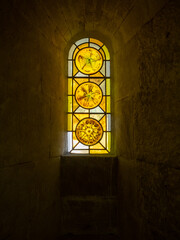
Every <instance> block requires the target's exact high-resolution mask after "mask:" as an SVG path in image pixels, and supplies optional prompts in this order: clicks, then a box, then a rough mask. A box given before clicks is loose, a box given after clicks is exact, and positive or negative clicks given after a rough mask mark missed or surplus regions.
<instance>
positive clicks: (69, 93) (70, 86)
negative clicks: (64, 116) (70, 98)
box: [68, 78, 72, 95]
mask: <svg viewBox="0 0 180 240" xmlns="http://www.w3.org/2000/svg"><path fill="white" fill-rule="evenodd" d="M68 95H72V78H68Z"/></svg>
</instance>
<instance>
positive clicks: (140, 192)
mask: <svg viewBox="0 0 180 240" xmlns="http://www.w3.org/2000/svg"><path fill="white" fill-rule="evenodd" d="M179 20H180V19H179V8H178V5H177V1H169V2H168V3H167V4H166V5H165V6H164V8H162V10H160V11H159V12H158V13H157V14H156V15H155V16H154V17H153V19H152V20H150V21H149V22H148V23H146V24H144V25H143V26H142V28H141V29H140V30H139V31H138V32H137V33H136V34H135V35H134V36H133V38H131V39H130V40H129V41H127V42H126V44H125V45H124V46H123V50H122V51H121V54H120V55H119V61H120V62H121V67H120V75H119V88H118V90H117V91H119V93H120V98H119V99H117V100H116V112H119V117H118V122H117V123H116V124H117V125H116V127H117V128H119V130H118V132H119V135H118V141H117V142H118V146H117V149H119V152H118V155H119V206H120V208H119V229H120V236H121V237H122V239H126V240H127V239H142V240H143V239H146V240H156V239H157V240H160V239H163V240H165V239H167V240H171V239H172V240H175V239H179V236H180V232H179V220H178V219H179V216H180V213H179V210H178V205H179V196H180V192H179V187H178V186H179V159H178V151H179V150H178V138H177V135H178V134H177V133H178V129H179V128H178V122H179V121H178V120H179V113H178V112H179V108H178V98H179V97H178V95H179V91H178V78H179V75H178V74H179V73H178V68H179V59H178V57H179V53H178V51H179V49H178V48H179V45H178V36H179V26H178V23H179ZM130 229H131V230H130Z"/></svg>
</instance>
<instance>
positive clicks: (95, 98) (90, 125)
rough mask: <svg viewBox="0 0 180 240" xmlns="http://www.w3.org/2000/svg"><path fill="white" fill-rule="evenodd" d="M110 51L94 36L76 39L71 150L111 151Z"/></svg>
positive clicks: (72, 52)
mask: <svg viewBox="0 0 180 240" xmlns="http://www.w3.org/2000/svg"><path fill="white" fill-rule="evenodd" d="M110 87H111V82H110V54H109V51H108V49H107V47H106V46H105V45H104V44H103V43H102V42H101V41H99V40H97V39H94V38H83V39H81V40H78V41H77V42H75V43H74V44H73V45H72V47H71V48H70V50H69V55H68V107H67V140H68V152H69V153H72V154H75V153H76V154H108V153H110V151H111V89H110Z"/></svg>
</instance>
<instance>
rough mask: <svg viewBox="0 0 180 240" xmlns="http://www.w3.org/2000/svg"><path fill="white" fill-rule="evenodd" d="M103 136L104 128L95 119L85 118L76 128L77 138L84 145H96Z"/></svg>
mask: <svg viewBox="0 0 180 240" xmlns="http://www.w3.org/2000/svg"><path fill="white" fill-rule="evenodd" d="M102 135H103V129H102V126H101V124H100V123H99V122H98V121H97V120H96V119H94V118H84V119H83V120H81V121H80V122H79V123H78V125H77V127H76V137H77V139H78V140H79V141H80V142H81V143H82V144H84V145H88V146H92V145H95V144H96V143H98V142H99V141H100V140H101V138H102Z"/></svg>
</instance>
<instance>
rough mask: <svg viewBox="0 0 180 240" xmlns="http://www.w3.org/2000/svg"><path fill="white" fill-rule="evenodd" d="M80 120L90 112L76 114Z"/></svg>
mask: <svg viewBox="0 0 180 240" xmlns="http://www.w3.org/2000/svg"><path fill="white" fill-rule="evenodd" d="M74 115H75V116H76V117H77V118H78V119H79V120H81V119H83V118H87V117H89V114H81V113H80V114H74Z"/></svg>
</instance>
